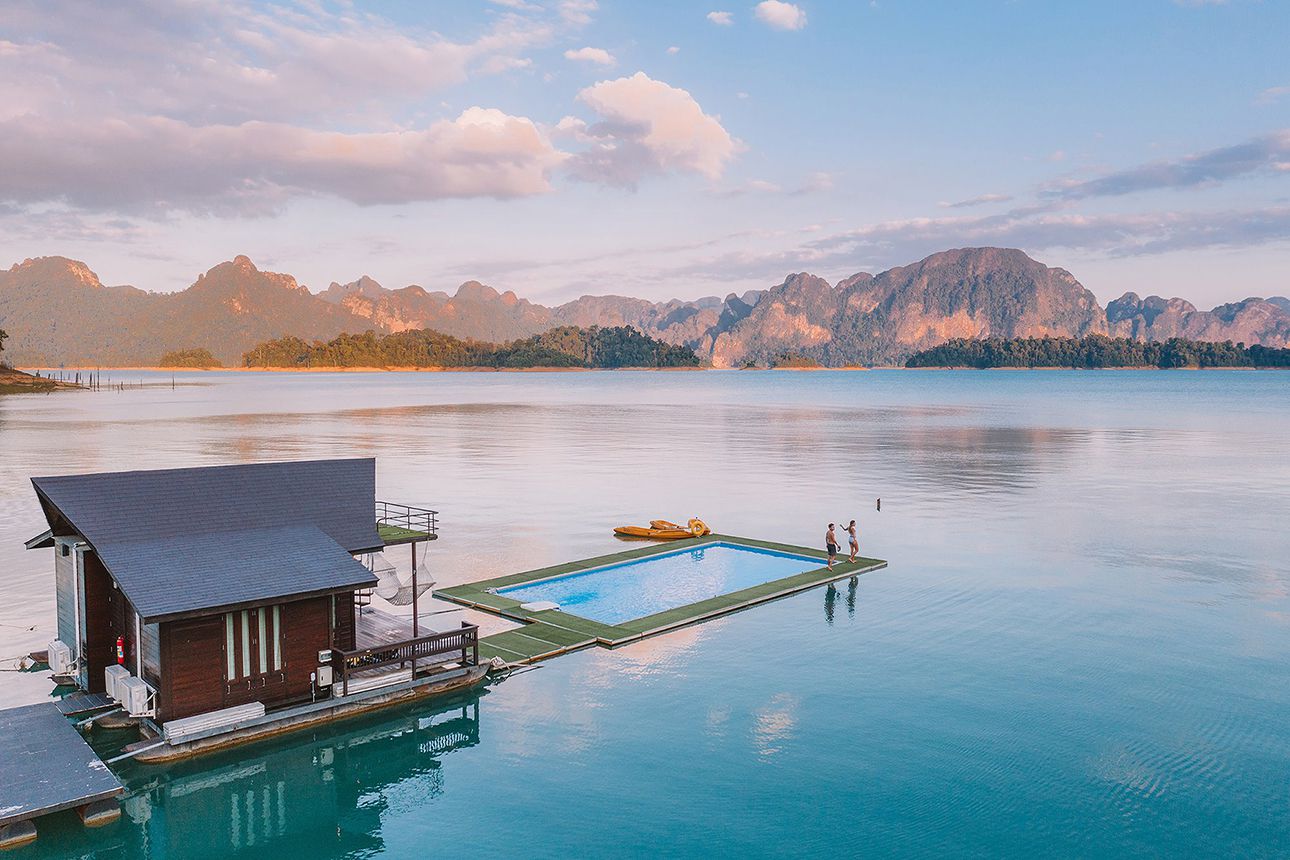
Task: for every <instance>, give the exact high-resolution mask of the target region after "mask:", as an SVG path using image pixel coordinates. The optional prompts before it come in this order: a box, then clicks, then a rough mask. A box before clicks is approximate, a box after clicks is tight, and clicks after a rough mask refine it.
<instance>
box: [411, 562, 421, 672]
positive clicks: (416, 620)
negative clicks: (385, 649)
mask: <svg viewBox="0 0 1290 860" xmlns="http://www.w3.org/2000/svg"><path fill="white" fill-rule="evenodd" d="M420 621H421V619H420V617H419V616H418V615H417V542H416V541H413V542H412V638H413V639H416V638H417V636H419V635H420V629H421V628H420ZM416 676H417V646H416V645H413V646H412V677H413V678H416Z"/></svg>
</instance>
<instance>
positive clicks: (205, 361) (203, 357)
mask: <svg viewBox="0 0 1290 860" xmlns="http://www.w3.org/2000/svg"><path fill="white" fill-rule="evenodd" d="M157 366H158V367H173V368H184V369H186V370H213V369H215V368H220V367H223V366H224V365H223V364H221V363H220V360H219V359H218V358H216V357H215V356H213V355H211V351H210V350H209V349H201V348H198V349H174V350H171V351H170V352H167V353H163V354H162V356H161V360H160V361H158V362H157Z"/></svg>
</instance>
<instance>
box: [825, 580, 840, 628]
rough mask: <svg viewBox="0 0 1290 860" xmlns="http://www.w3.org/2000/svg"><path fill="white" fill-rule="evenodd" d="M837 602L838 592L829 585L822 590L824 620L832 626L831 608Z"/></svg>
mask: <svg viewBox="0 0 1290 860" xmlns="http://www.w3.org/2000/svg"><path fill="white" fill-rule="evenodd" d="M837 602H838V590H837V589H836V588H834V587H833V583H831V582H830V583H829V587H828V588H826V589H824V620H825V621H827V622H828V623H829V626H830V627H832V626H833V607H834V606H835V605H836V604H837Z"/></svg>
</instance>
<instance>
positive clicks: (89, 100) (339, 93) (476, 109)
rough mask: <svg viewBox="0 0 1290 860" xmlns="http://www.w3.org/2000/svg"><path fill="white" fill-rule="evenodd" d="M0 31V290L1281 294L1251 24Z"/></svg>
mask: <svg viewBox="0 0 1290 860" xmlns="http://www.w3.org/2000/svg"><path fill="white" fill-rule="evenodd" d="M0 4H2V6H3V11H2V12H0V265H5V266H7V265H9V264H11V263H13V262H17V261H20V260H22V259H24V258H27V257H33V256H42V255H54V254H57V255H63V256H67V257H72V258H74V259H79V260H82V261H84V262H86V263H87V264H89V266H90V267H91V268H92V269H94V270H95V271H96V272H98V274H99V275H100V277H101V278H102V280H103V281H104V282H105V283H109V284H116V283H129V284H133V285H135V286H138V287H140V288H143V289H148V290H155V291H171V290H176V289H182V288H184V287H186V286H188V285H189V284H190V283H191V282H192V281H193V280H195V279H196V277H197V275H198V274H199V273H201V272H203V271H205V270H207V269H209V268H210V267H212V266H214V265H215V264H217V263H218V262H220V261H222V260H229V259H232V258H233V257H234V256H236V255H238V254H246V255H248V256H249V257H251V259H252V260H254V261H255V262H256V264H257V265H259V266H260V267H261V268H264V269H270V270H274V271H282V272H287V273H290V274H292V275H294V276H296V278H297V279H298V280H300V281H301V282H302V283H304V284H306V285H307V286H309V287H310V288H311V289H314V290H321V289H324V288H325V287H326V286H327V285H328V284H329V283H330V282H332V281H340V282H346V281H351V280H354V279H356V278H358V277H359V276H360V275H364V274H366V275H370V276H372V277H373V278H375V279H376V280H378V281H380V282H381V283H382V284H384V285H385V286H387V287H401V286H405V285H407V284H413V283H416V284H420V285H422V286H424V287H426V288H427V289H444V290H448V291H449V292H451V291H453V290H454V289H455V287H456V286H457V285H458V284H460V283H461V282H463V281H466V280H470V279H477V280H480V281H483V282H485V283H487V284H490V285H492V286H494V287H496V288H497V289H499V290H506V289H510V290H514V291H515V292H516V293H517V294H519V295H521V296H523V297H525V298H529V299H532V300H534V301H538V302H542V303H544V304H554V303H558V302H561V301H566V300H569V299H572V298H576V297H577V296H580V295H584V294H606V293H612V294H619V295H635V296H641V297H644V298H650V299H657V300H663V299H669V298H684V299H690V298H697V297H699V296H704V295H718V296H724V295H726V294H728V293H731V292H736V293H741V292H743V291H744V290H748V289H758V288H765V287H768V286H771V285H774V284H777V283H780V282H782V281H783V279H784V277H785V275H787V274H789V273H792V272H801V271H807V272H811V273H813V274H816V275H819V276H821V277H824V278H826V279H828V280H829V281H830V282H836V281H838V280H840V279H842V278H844V277H846V276H848V275H851V274H854V273H856V272H860V271H869V272H877V271H881V270H883V269H886V268H890V267H893V266H899V265H906V264H909V263H911V262H915V261H917V260H919V259H921V258H922V257H924V256H926V255H928V254H931V253H934V252H936V251H939V250H944V249H947V248H955V247H967V246H979V245H1000V246H1008V247H1017V248H1021V249H1023V250H1024V251H1026V252H1027V253H1029V254H1030V255H1031V256H1033V257H1034V258H1036V259H1038V260H1040V261H1042V262H1045V263H1047V264H1049V265H1053V266H1060V267H1062V268H1065V269H1068V270H1070V271H1071V272H1072V273H1073V274H1074V275H1075V276H1076V277H1077V278H1079V279H1080V280H1081V282H1082V283H1084V285H1085V286H1087V287H1088V288H1089V289H1091V290H1092V291H1093V292H1094V293H1095V294H1096V295H1097V296H1098V298H1099V299H1101V300H1102V301H1103V302H1105V301H1107V300H1109V299H1112V298H1115V297H1117V296H1119V295H1120V294H1122V293H1123V292H1126V291H1129V290H1132V291H1135V292H1138V293H1140V294H1142V295H1147V294H1152V293H1155V294H1163V295H1166V296H1175V295H1177V296H1182V297H1184V298H1188V299H1190V300H1192V301H1193V302H1195V303H1196V304H1197V305H1199V306H1202V307H1206V308H1208V307H1211V306H1213V305H1215V304H1218V303H1222V302H1226V301H1233V300H1238V299H1241V298H1245V297H1247V296H1265V295H1275V294H1280V295H1285V294H1290V51H1288V50H1287V49H1286V46H1287V44H1290V3H1285V2H1279V0H1276V1H1275V2H1274V0H1133V2H1127V3H1126V2H1123V0H1118V1H1117V2H1091V1H1090V2H1080V3H1060V2H1038V0H974V2H958V3H945V2H939V0H927V2H919V0H908V2H902V0H875V2H866V0H836V2H825V0H803V2H797V3H789V2H783V1H782V0H765V2H756V0H739V2H726V0H721V2H668V0H652V2H648V3H645V2H627V0H434V2H430V3H423V2H405V3H399V2H384V3H379V4H362V3H335V4H333V3H322V2H313V0H309V2H300V3H288V4H274V5H264V4H254V3H241V2H236V0H233V2H224V1H223V0H221V2H207V0H165V2H160V0H159V2H135V3H130V2H122V3H112V4H97V5H95V4H81V3H78V2H71V0H66V2H64V0H35V2H23V0H0Z"/></svg>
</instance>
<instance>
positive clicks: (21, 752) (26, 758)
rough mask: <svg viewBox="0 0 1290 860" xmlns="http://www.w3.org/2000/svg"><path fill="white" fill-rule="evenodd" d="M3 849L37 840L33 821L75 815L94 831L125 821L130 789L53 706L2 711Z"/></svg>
mask: <svg viewBox="0 0 1290 860" xmlns="http://www.w3.org/2000/svg"><path fill="white" fill-rule="evenodd" d="M0 774H3V775H4V776H3V778H0V847H13V846H16V845H21V844H23V843H25V842H29V841H31V840H32V839H35V838H36V829H35V824H34V822H33V819H36V818H39V817H40V816H43V815H49V814H50V813H54V812H61V811H63V810H66V809H75V810H77V811H78V812H79V813H80V814H81V819H82V820H83V821H84V822H85V823H86V824H89V825H94V824H104V823H107V822H108V821H111V820H115V819H116V818H119V817H120V814H121V813H120V809H119V808H118V807H117V804H116V801H115V798H116V797H117V796H118V795H120V794H121V793H122V792H123V791H124V790H125V789H124V788H123V787H122V785H121V782H120V781H119V780H118V779H117V778H116V776H115V775H114V774H113V773H112V771H111V770H109V769H108V766H107V765H106V764H104V763H103V761H102V760H101V759H100V758H99V757H98V755H97V754H95V752H94V750H92V749H90V745H89V744H88V743H86V742H85V739H84V738H82V737H81V735H80V733H79V732H78V731H76V729H75V727H73V726H72V724H71V723H69V722H68V721H67V718H66V717H64V716H63V715H62V714H61V713H59V710H58V708H57V706H55V705H54V704H52V703H48V702H45V703H41V704H38V705H26V706H23V707H19V708H9V709H6V710H2V711H0Z"/></svg>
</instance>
